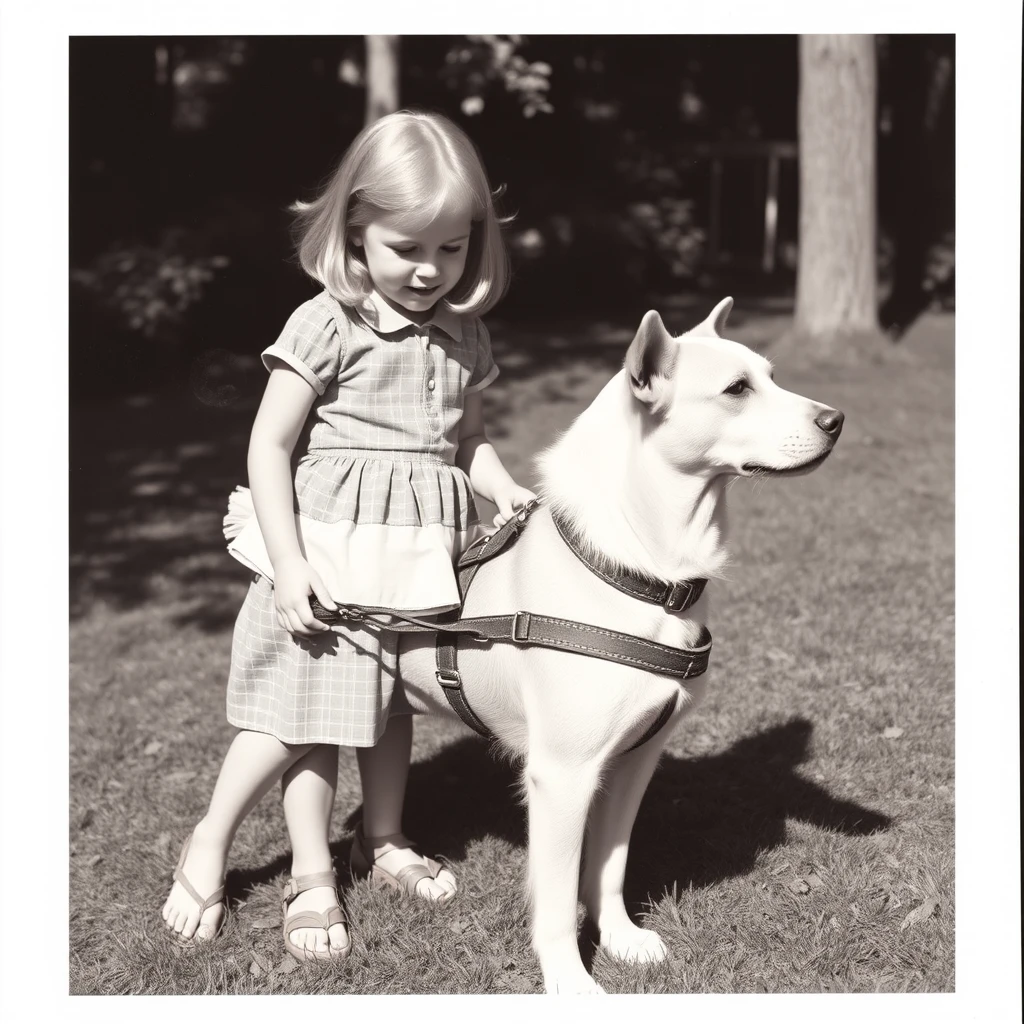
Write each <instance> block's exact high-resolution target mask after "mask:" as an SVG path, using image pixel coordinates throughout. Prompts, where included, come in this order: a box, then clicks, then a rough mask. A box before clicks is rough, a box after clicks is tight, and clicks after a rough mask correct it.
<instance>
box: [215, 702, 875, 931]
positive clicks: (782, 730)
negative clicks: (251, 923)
mask: <svg viewBox="0 0 1024 1024" xmlns="http://www.w3.org/2000/svg"><path fill="white" fill-rule="evenodd" d="M813 728H814V727H813V725H812V724H811V723H810V722H809V721H808V720H807V719H804V718H794V719H791V720H790V721H788V722H785V723H782V724H780V725H776V726H772V727H770V728H768V729H765V730H763V731H761V732H758V733H755V734H754V735H752V736H747V737H745V738H743V739H741V740H739V741H738V742H736V743H734V744H733V745H732V746H731V747H729V748H728V749H727V750H725V751H723V752H722V753H719V754H711V755H707V756H704V757H694V758H678V757H673V756H671V755H668V756H666V757H664V758H663V759H662V760H661V762H660V763H659V765H658V770H657V771H656V772H655V774H654V778H653V779H652V780H651V784H650V786H649V787H648V789H647V793H646V795H645V797H644V801H643V803H642V804H641V805H640V812H639V814H638V815H637V820H636V825H635V826H634V829H633V837H632V840H631V843H630V856H629V867H628V870H627V873H626V902H627V905H628V906H629V908H630V910H631V911H632V912H633V913H634V914H635V913H637V912H640V911H643V910H644V909H646V907H647V906H648V905H649V903H650V902H651V901H652V900H657V899H658V898H660V895H661V894H662V893H663V892H665V891H666V890H667V891H672V889H673V887H675V888H676V889H686V888H689V887H690V886H694V887H697V888H703V887H708V886H713V885H715V884H717V883H719V882H721V881H723V880H725V879H727V878H731V877H734V876H739V875H744V874H747V873H748V872H750V871H751V870H752V869H753V868H754V865H755V863H756V862H757V859H758V857H759V856H760V855H761V854H763V853H764V852H765V851H767V850H771V849H774V848H775V847H778V846H781V845H783V844H784V843H785V841H786V822H787V820H789V819H796V820H798V821H803V822H807V823H809V824H812V825H815V826H817V827H818V828H822V829H830V830H835V831H838V832H841V833H843V834H844V835H852V836H857V835H870V834H871V833H873V832H878V831H882V830H885V829H887V828H888V827H889V826H890V824H891V823H892V819H890V818H889V817H888V816H887V815H885V814H881V813H879V812H878V811H873V810H870V809H869V808H866V807H862V806H861V805H860V804H857V803H855V802H853V801H850V800H843V799H839V798H837V797H835V796H833V795H832V794H831V793H829V792H828V790H827V789H825V788H824V787H822V786H819V785H817V784H816V783H814V782H810V781H808V780H807V779H805V778H804V777H803V776H801V775H800V774H799V773H798V771H797V768H798V767H799V765H801V764H802V763H803V762H804V761H806V760H807V759H808V756H809V753H810V741H811V734H812V732H813ZM517 793H518V772H517V771H516V770H515V768H513V767H512V766H511V765H509V764H508V763H507V762H505V761H499V760H497V759H495V758H494V757H492V756H491V755H490V753H489V752H488V749H487V747H486V745H485V744H484V743H483V742H481V741H480V740H478V739H475V738H469V737H467V738H465V739H462V740H459V741H458V742H456V743H453V744H452V745H451V746H449V747H446V748H445V749H444V750H443V751H441V752H440V753H438V754H437V755H436V756H434V757H432V758H430V759H429V760H426V761H422V762H418V763H416V764H414V765H413V766H412V768H411V770H410V773H409V784H408V790H407V793H406V802H405V806H406V810H405V815H404V825H405V828H406V829H407V831H408V832H409V834H411V835H415V836H416V837H417V839H418V840H419V841H420V843H421V844H422V846H423V848H424V849H425V850H427V851H444V853H445V854H446V855H447V856H448V857H450V858H451V859H452V860H453V861H458V860H460V859H463V858H465V857H466V855H467V852H468V849H469V846H470V845H471V843H473V842H474V841H476V840H481V839H484V838H486V837H488V836H492V837H497V838H499V839H502V840H504V841H506V842H508V843H511V844H512V845H515V846H525V845H526V827H525V810H524V809H522V808H521V807H519V806H517V803H516V800H517ZM360 817H361V808H356V810H354V811H353V812H352V813H351V814H350V815H349V816H348V818H347V819H346V821H345V826H346V829H348V830H352V829H353V828H354V827H355V824H356V822H358V820H359V819H360ZM350 846H351V842H350V841H349V840H344V841H341V842H337V843H334V844H332V852H333V854H334V856H335V858H336V860H337V863H339V864H347V863H348V856H349V850H350ZM287 867H288V862H287V859H286V858H284V857H281V858H278V859H276V860H275V861H274V862H273V863H271V864H267V865H266V866H265V867H262V868H260V869H259V870H257V871H248V872H232V873H231V874H229V876H228V887H229V891H230V892H231V893H232V895H233V896H239V895H241V890H248V889H251V888H252V887H254V886H256V885H258V884H260V883H264V882H269V881H272V880H273V879H275V878H276V877H278V876H279V875H280V873H281V872H282V871H284V870H286V869H287ZM344 874H345V873H344V872H343V873H342V877H344Z"/></svg>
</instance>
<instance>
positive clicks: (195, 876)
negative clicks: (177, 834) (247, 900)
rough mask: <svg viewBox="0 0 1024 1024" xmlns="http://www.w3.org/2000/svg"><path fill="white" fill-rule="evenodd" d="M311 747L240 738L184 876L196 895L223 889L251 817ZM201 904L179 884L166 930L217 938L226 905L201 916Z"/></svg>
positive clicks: (167, 907) (166, 910)
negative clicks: (234, 845) (232, 852)
mask: <svg viewBox="0 0 1024 1024" xmlns="http://www.w3.org/2000/svg"><path fill="white" fill-rule="evenodd" d="M309 750H310V746H309V745H308V744H307V745H303V746H289V745H288V744H286V743H282V742H281V741H280V740H279V739H276V738H275V737H273V736H268V735H267V734H266V733H261V732H250V731H248V730H245V731H242V732H240V733H239V734H238V735H237V736H236V737H235V738H234V740H233V741H232V743H231V746H230V747H229V748H228V752H227V755H226V756H225V758H224V764H223V766H222V767H221V770H220V775H219V776H218V777H217V784H216V786H214V790H213V796H212V797H211V799H210V807H209V809H208V810H207V812H206V815H205V817H203V818H202V820H201V821H200V822H199V823H198V824H197V825H196V827H195V831H194V832H193V834H192V842H191V844H190V846H189V849H188V856H187V857H186V858H185V863H184V865H183V870H184V872H185V875H186V876H187V878H188V880H189V881H190V882H191V883H192V885H193V886H194V887H195V888H196V891H197V892H199V893H200V894H201V895H203V896H205V895H207V894H208V893H212V892H213V891H214V890H215V889H216V888H217V887H218V886H220V885H221V884H223V881H224V870H225V866H226V863H227V857H228V850H229V849H230V847H231V842H232V840H233V839H234V838H235V832H236V831H237V830H238V826H239V825H240V824H241V823H242V821H243V820H244V818H245V817H246V815H247V814H248V813H249V812H250V811H251V810H252V809H253V808H254V807H255V806H256V805H257V804H258V803H259V802H260V800H262V799H263V797H264V795H265V794H266V793H267V791H268V790H269V789H270V787H271V786H273V784H274V783H275V782H276V781H277V780H278V779H279V778H280V777H281V775H282V773H283V772H284V771H285V769H287V768H288V767H289V766H290V765H292V764H294V763H295V762H296V761H297V760H299V759H300V758H301V757H302V756H303V755H304V754H306V753H307V752H308V751H309ZM198 909H199V908H198V906H197V904H196V901H195V900H194V899H193V898H192V897H191V896H190V895H189V893H188V892H187V890H186V889H185V888H184V886H182V885H181V884H180V883H178V882H175V883H174V885H173V886H172V888H171V892H170V895H169V896H168V897H167V902H166V903H165V904H164V907H163V912H162V913H163V919H164V921H165V922H166V924H167V927H168V928H170V929H171V930H172V931H175V932H177V933H178V934H179V935H181V937H182V938H185V939H190V938H193V937H195V938H196V939H198V940H200V941H202V940H204V939H208V938H210V937H211V936H212V935H215V934H216V932H217V929H218V928H219V927H220V923H221V919H222V917H223V915H224V904H223V903H218V904H216V905H215V906H212V907H210V908H209V909H208V910H207V911H206V913H204V914H203V915H202V919H201V920H200V916H199V914H198Z"/></svg>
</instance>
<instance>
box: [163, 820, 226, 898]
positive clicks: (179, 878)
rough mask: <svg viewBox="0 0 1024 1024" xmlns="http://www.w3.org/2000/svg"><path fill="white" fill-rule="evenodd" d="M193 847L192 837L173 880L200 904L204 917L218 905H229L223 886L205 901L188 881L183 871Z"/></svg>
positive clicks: (183, 851)
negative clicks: (190, 848)
mask: <svg viewBox="0 0 1024 1024" xmlns="http://www.w3.org/2000/svg"><path fill="white" fill-rule="evenodd" d="M191 845H192V836H191V835H190V836H189V837H188V839H186V840H185V845H184V846H183V847H182V848H181V856H180V857H178V866H177V867H176V868H175V869H174V871H173V872H172V874H171V878H173V879H174V881H175V882H177V883H178V884H179V885H181V886H182V888H184V890H185V891H186V892H187V893H188V894H189V896H191V897H192V899H194V900H195V901H196V903H198V904H199V914H200V916H202V915H203V914H205V913H206V911H207V910H209V909H210V907H212V906H214V905H215V904H217V903H224V904H225V906H226V905H227V901H226V900H225V899H224V889H225V886H224V885H223V884H221V885H220V886H218V887H217V888H216V889H214V890H213V892H211V893H210V895H209V896H207V897H206V898H205V899H203V897H202V896H200V895H199V893H198V892H197V891H196V887H195V886H194V885H193V884H192V883H191V882H190V881H189V880H188V877H187V876H186V875H185V871H184V869H183V865H184V864H185V858H186V857H187V856H188V848H189V847H190V846H191Z"/></svg>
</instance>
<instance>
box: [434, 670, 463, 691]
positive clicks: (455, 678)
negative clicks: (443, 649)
mask: <svg viewBox="0 0 1024 1024" xmlns="http://www.w3.org/2000/svg"><path fill="white" fill-rule="evenodd" d="M434 677H435V678H436V679H437V682H438V685H440V686H443V687H444V688H445V689H446V690H458V689H459V688H460V687H461V686H462V676H460V675H459V672H458V669H454V668H439V669H435V670H434Z"/></svg>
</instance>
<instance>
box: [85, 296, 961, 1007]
mask: <svg viewBox="0 0 1024 1024" xmlns="http://www.w3.org/2000/svg"><path fill="white" fill-rule="evenodd" d="M705 312H706V311H705ZM742 313H743V310H742V308H741V309H739V310H737V312H736V314H734V318H733V320H734V323H735V325H736V326H735V329H734V330H732V331H731V334H732V336H733V337H736V338H737V339H738V340H742V341H746V342H748V343H751V344H757V345H760V344H762V343H764V342H770V340H771V339H772V338H773V337H775V336H777V335H778V334H780V333H781V331H782V330H783V328H784V327H785V326H786V322H785V320H784V318H782V317H780V316H778V315H776V316H770V315H768V314H751V315H750V316H748V317H746V318H744V316H743V315H742ZM700 315H703V313H702V314H700ZM666 319H667V321H668V322H669V326H670V327H671V328H675V329H682V328H683V327H684V326H686V324H684V323H683V322H681V321H678V320H677V318H673V317H672V316H668V317H666ZM690 322H695V320H694V319H691V320H690ZM631 326H633V325H629V326H626V325H621V324H599V325H596V326H591V327H590V328H588V329H587V330H583V329H582V328H581V327H580V326H578V325H577V326H572V325H567V326H565V327H564V329H561V328H560V327H558V326H555V327H552V328H549V329H547V330H541V329H539V328H537V329H533V330H527V329H524V328H515V329H514V330H513V329H511V328H510V329H508V330H507V331H503V330H502V328H501V325H500V324H498V323H495V324H494V325H493V326H492V333H493V335H494V337H495V339H496V350H497V355H498V358H499V362H500V363H501V365H502V367H503V374H502V376H501V377H500V378H499V379H498V381H497V382H496V383H495V384H494V385H493V386H492V388H491V389H490V390H489V392H488V400H489V423H490V427H491V434H492V436H493V438H494V440H495V443H496V444H497V446H498V447H499V450H500V451H501V453H502V455H503V457H504V458H505V459H506V462H507V464H508V466H509V468H510V469H511V470H512V472H513V473H514V474H516V475H518V476H519V477H520V478H521V479H523V480H524V481H528V480H532V479H533V473H532V467H531V458H532V456H533V454H534V453H536V452H537V451H539V450H540V449H541V448H542V447H544V445H545V444H547V443H550V441H551V440H552V438H553V437H554V436H555V435H556V433H557V432H558V431H559V430H560V429H562V428H563V427H565V426H566V425H567V424H568V423H569V422H570V421H571V419H572V418H573V417H574V416H575V415H576V414H577V413H578V412H579V411H580V410H581V409H582V408H583V407H584V406H585V405H586V404H587V403H588V402H589V400H590V399H591V398H592V397H593V395H594V394H595V393H596V392H597V390H598V389H599V388H600V387H601V385H602V384H603V383H604V382H605V381H606V380H607V378H608V377H609V376H610V375H611V373H612V372H614V370H615V368H616V367H617V365H618V364H619V363H620V361H621V358H622V355H623V353H624V351H625V347H626V344H627V342H628V340H629V338H630V337H631V333H632V332H631V330H630V327H631ZM767 351H768V354H769V355H770V354H771V350H770V346H769V348H768V350H767ZM797 362H798V361H797V360H796V359H795V358H793V357H789V358H788V359H786V360H785V361H783V360H781V359H780V360H779V363H778V366H777V377H778V379H779V381H780V383H781V384H782V385H783V386H784V387H787V388H790V389H792V390H795V391H799V392H801V393H804V394H807V395H810V396H813V397H814V398H816V399H819V400H821V401H823V402H827V403H829V404H832V405H835V406H838V407H839V408H841V409H843V410H844V411H845V413H846V416H847V419H846V426H845V429H844V433H843V437H842V440H841V441H840V443H839V445H838V446H837V448H836V450H835V452H834V453H833V455H832V457H831V459H830V460H829V461H828V462H827V463H826V464H825V466H824V467H823V468H822V469H821V470H819V471H818V472H817V473H815V474H813V475H811V476H808V477H805V478H799V479H796V480H788V481H773V482H766V483H756V484H754V483H751V482H749V481H739V482H737V484H736V485H735V486H733V487H732V488H731V490H730V502H731V518H732V524H733V527H732V528H733V538H732V549H733V553H734V556H735V557H734V564H733V568H732V570H731V578H730V579H729V580H728V581H727V582H725V583H719V584H715V587H714V601H715V611H714V617H713V620H712V623H711V626H712V630H713V632H714V635H715V652H714V658H713V666H714V674H713V677H712V685H711V689H710V695H709V697H708V700H707V701H706V703H705V705H704V706H703V708H702V709H701V710H700V712H698V714H697V715H695V716H694V717H693V718H691V719H690V720H688V721H687V722H686V723H685V724H684V726H683V727H682V728H681V729H680V730H679V731H678V732H677V733H676V734H675V735H674V736H673V737H672V739H671V740H670V742H669V744H668V748H667V752H666V755H665V757H664V759H663V761H662V763H661V765H660V767H659V769H658V772H657V773H656V775H655V777H654V780H653V782H652V784H651V787H650V789H649V791H648V793H647V796H646V798H645V800H644V803H643V804H642V806H641V808H640V813H639V816H638V819H637V824H636V828H635V830H634V834H633V844H632V847H631V855H630V861H629V868H628V872H627V895H628V898H629V900H630V902H631V907H632V910H633V912H634V914H635V916H636V917H637V918H638V919H644V923H645V924H646V926H648V927H653V928H655V929H657V930H658V931H659V932H660V933H661V934H662V936H663V937H664V939H665V941H666V943H667V945H668V948H669V950H670V958H669V959H668V960H667V961H666V962H664V963H662V964H659V965H656V966H651V967H647V968H638V967H634V966H629V965H624V964H620V963H617V962H613V961H612V960H610V959H609V958H607V957H606V956H604V955H603V954H602V953H600V952H595V950H594V946H593V937H592V936H590V935H588V934H586V933H583V934H582V935H581V948H582V949H583V953H584V959H585V962H587V963H588V964H590V965H591V967H592V969H593V972H594V974H595V976H596V977H597V979H598V980H599V981H600V982H601V984H602V985H604V987H605V988H606V989H607V990H608V991H610V992H764V991H769V992H808V991H833V992H850V991H889V992H892V991H914V992H921V991H942V992H948V991H952V990H953V987H954V976H953V925H954V880H953V827H954V826H953V820H954V815H953V319H952V317H951V316H949V315H929V316H926V317H925V318H923V319H922V320H921V321H919V322H918V324H917V325H916V326H915V327H914V329H913V330H912V331H911V332H910V334H909V335H908V336H907V337H906V338H905V339H904V341H903V342H902V343H901V344H900V345H899V346H898V347H897V348H895V349H894V350H893V351H892V352H891V353H890V354H888V355H887V356H886V357H885V358H884V359H879V360H870V359H866V360H863V361H861V362H859V363H856V364H853V365H844V367H843V369H842V370H839V371H837V370H829V369H828V368H827V367H826V366H821V365H812V364H811V363H810V361H808V360H801V361H800V362H802V363H805V365H797ZM230 372H231V373H232V375H233V377H232V380H233V383H234V385H235V386H236V388H237V394H236V398H235V400H234V401H231V402H229V403H227V404H218V401H219V400H218V399H217V398H216V397H213V398H209V397H208V401H206V402H203V401H200V400H198V399H197V398H196V397H193V396H192V395H188V396H180V397H177V398H172V397H167V396H162V397H161V396H146V395H137V396H133V397H131V398H128V399H121V400H118V401H110V402H105V403H98V402H97V403H92V404H80V405H78V406H76V407H74V408H72V411H71V430H72V435H71V462H72V512H71V519H72V524H73V525H72V591H71V595H72V598H71V599H72V624H71V629H72V636H71V651H72V658H71V662H72V663H71V690H70V699H71V738H70V739H71V764H70V801H71V802H70V843H71V861H70V871H71V878H70V885H71V978H72V982H71V987H72V992H75V993H200V992H225V993H270V992H293V993H299V992H337V993H343V992H359V993H384V992H387V993H410V992H422V993H426V992H447V993H458V992H537V991H539V990H540V972H539V970H538V968H537V964H536V961H535V959H534V956H533V954H532V952H531V950H530V947H529V931H528V923H527V907H526V903H525V899H524V894H523V881H524V877H525V853H526V851H525V830H524V813H523V809H522V807H521V806H520V805H519V804H518V803H516V801H515V796H514V787H515V776H514V772H513V770H512V769H511V768H509V767H508V766H507V765H504V764H501V763H499V762H497V761H495V760H493V759H492V758H491V757H490V755H489V754H488V751H487V748H486V746H485V745H484V744H483V742H482V741H480V740H478V739H477V738H476V737H474V736H472V734H470V733H469V731H468V730H467V729H466V728H465V727H464V726H462V725H461V723H458V722H455V721H448V720H423V719H421V720H419V721H418V723H417V731H416V742H415V748H414V751H413V757H414V762H415V763H414V764H413V767H412V771H411V775H410V783H409V793H408V799H407V813H406V820H405V826H406V831H407V832H408V833H409V834H410V835H412V836H414V837H415V838H417V839H419V840H421V841H422V843H423V845H424V847H425V848H426V849H427V850H428V851H430V852H434V851H437V852H443V853H445V854H446V855H447V856H448V857H449V858H450V859H451V861H452V862H453V864H454V868H455V870H456V872H457V874H458V877H459V881H460V894H459V897H458V899H457V900H456V901H455V902H454V903H453V904H452V905H450V906H448V907H444V908H438V907H433V906H431V905H428V904H426V903H421V902H415V903H409V902H403V901H402V900H400V899H399V898H398V897H397V896H395V895H393V894H391V893H390V892H384V891H372V890H370V889H369V888H368V887H367V885H366V883H364V882H360V883H356V884H352V883H350V882H349V879H348V874H347V872H340V873H339V874H340V877H341V878H342V880H343V883H344V886H345V888H344V892H343V895H344V898H345V900H346V903H347V906H348V910H349V914H350V916H351V918H352V920H353V924H354V939H355V949H354V952H353V954H352V956H351V957H350V958H349V959H348V960H346V961H345V962H343V963H341V964H338V965H330V966H323V965H314V966H307V967H298V966H297V965H296V966H295V967H294V969H292V965H291V964H290V962H289V961H288V959H287V958H286V957H285V955H284V949H283V946H282V942H281V937H280V930H279V929H280V908H279V903H278V893H279V889H280V886H281V884H282V883H283V882H284V880H285V878H286V876H287V869H288V863H289V860H288V857H289V847H288V836H287V832H286V830H285V826H284V820H283V816H282V813H281V807H280V801H279V800H278V799H276V798H275V797H273V796H271V797H268V798H267V799H266V800H264V801H263V802H262V804H261V805H260V806H259V807H258V808H257V809H256V811H255V812H254V813H253V814H252V815H251V817H250V818H249V820H248V821H246V822H245V824H244V825H243V826H242V828H241V830H240V832H239V835H238V838H237V841H236V845H235V848H234V850H233V854H232V865H233V869H232V871H231V872H230V873H229V875H228V894H229V897H230V901H231V904H232V918H231V920H230V922H229V924H228V927H227V929H226V931H225V933H224V935H223V937H222V938H221V939H219V940H218V941H217V942H216V943H214V944H212V945H211V946H209V947H207V948H205V949H201V950H196V951H190V952H182V951H181V950H179V949H177V948H176V947H175V946H173V945H172V944H171V943H170V942H169V941H168V940H167V938H166V937H165V935H164V933H163V925H162V921H161V920H160V916H159V910H160V906H161V904H162V902H163V900H164V898H165V894H166V891H167V888H168V885H169V880H170V872H171V869H172V868H173V866H174V862H175V860H176V857H177V853H178V849H179V847H180V845H181V843H182V841H183V840H184V838H185V836H186V835H187V834H188V831H189V829H190V826H191V824H192V823H193V822H194V821H195V820H196V819H197V818H198V817H199V816H200V815H201V814H202V813H203V811H204V809H205V805H206V801H207V800H208V798H209V795H210V792H211V790H212V787H213V783H214V779H215V777H216V773H217V771H218V768H219V765H220V761H221V758H222V756H223V754H224V751H225V749H226V748H227V745H228V743H229V741H230V739H231V736H232V735H233V730H232V729H231V728H230V727H229V726H228V725H227V723H226V721H225V719H224V687H225V682H226V678H227V670H228V657H229V651H230V631H231V626H232V623H233V621H234V617H235V615H236V614H237V610H238V607H239V605H240V603H241V600H242V597H243V594H244V592H245V588H246V584H247V577H246V574H245V572H244V571H243V570H242V568H241V567H240V566H238V565H237V564H236V563H234V562H233V560H231V559H230V558H229V557H228V556H227V555H226V554H225V553H224V551H223V544H222V541H221V537H220V518H221V516H222V514H223V507H224V501H225V499H226V496H227V494H228V492H229V491H230V489H231V487H232V486H233V485H234V484H235V483H238V482H242V481H243V480H244V472H245V446H246V443H247V436H248V430H249V427H250V424H251V419H252V415H253V412H254V409H255V403H256V401H257V399H258V394H259V388H260V386H261V385H262V379H263V378H262V371H261V370H260V369H259V367H258V366H257V365H256V364H255V360H253V361H251V362H246V361H239V360H233V361H232V365H231V368H230ZM214 383H216V382H214ZM207 390H208V394H209V395H214V396H215V395H216V394H217V392H216V390H215V389H213V390H210V389H207ZM359 803H360V793H359V785H358V775H357V772H356V769H355V758H354V755H353V754H352V752H351V751H347V750H343V751H342V754H341V770H340V779H339V788H338V802H337V806H336V808H335V823H334V832H333V840H334V842H333V848H334V850H335V853H336V856H337V859H338V863H339V865H344V864H347V859H348V853H349V848H350V842H351V836H352V829H353V827H354V822H355V821H356V820H358V811H359ZM918 908H920V909H918Z"/></svg>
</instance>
